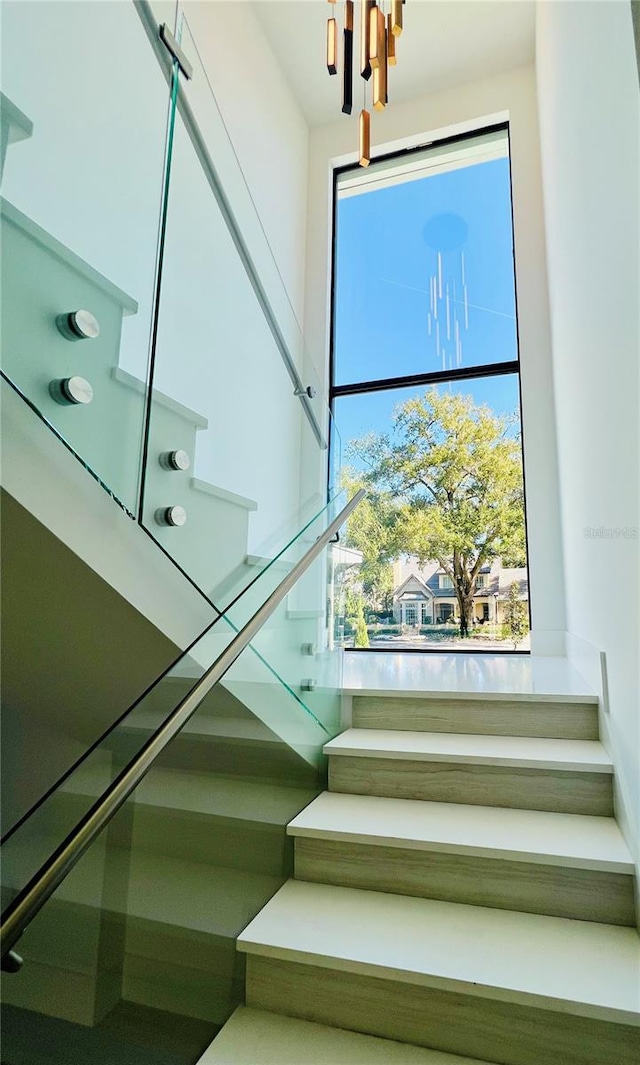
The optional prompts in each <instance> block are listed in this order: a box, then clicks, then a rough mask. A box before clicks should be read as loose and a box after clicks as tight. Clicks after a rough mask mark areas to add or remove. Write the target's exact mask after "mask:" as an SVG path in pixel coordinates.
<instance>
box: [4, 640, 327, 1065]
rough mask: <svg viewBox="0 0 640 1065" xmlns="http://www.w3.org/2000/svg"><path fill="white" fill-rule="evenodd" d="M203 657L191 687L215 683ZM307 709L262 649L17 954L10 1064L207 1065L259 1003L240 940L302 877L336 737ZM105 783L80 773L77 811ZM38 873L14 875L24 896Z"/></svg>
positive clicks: (246, 656)
mask: <svg viewBox="0 0 640 1065" xmlns="http://www.w3.org/2000/svg"><path fill="white" fill-rule="evenodd" d="M212 638H213V633H211V634H209V636H208V637H207V638H206V639H205V642H206V643H207V645H208V648H209V653H210V652H211V650H212ZM202 650H203V648H199V649H198V650H197V651H196V652H195V654H193V655H192V656H191V658H190V660H189V662H186V661H185V662H184V663H183V665H182V670H181V672H182V673H183V674H185V677H184V678H183V679H185V680H187V679H191V678H186V674H187V673H191V675H192V677H193V676H195V675H197V674H198V673H199V672H200V666H199V664H198V662H197V655H198V654H200V652H201V651H202ZM194 651H195V649H194ZM177 678H178V673H177V672H176V675H175V677H174V683H175V681H176V680H177ZM256 693H258V696H259V697H258V698H256ZM249 704H253V705H257V704H259V705H260V706H261V708H262V717H260V716H258V715H257V714H256V713H252V712H251V710H250V709H249ZM300 710H301V707H300V704H299V702H298V701H297V700H296V699H295V698H294V696H293V694H292V693H290V692H288V691H287V690H286V688H284V687H283V686H282V684H281V683H280V682H279V680H278V679H277V678H276V677H275V676H274V674H273V672H272V671H271V670H270V669H269V668H268V667H267V666H266V665H265V664H264V663H263V662H262V661H261V660H260V658H259V657H258V656H257V655H256V654H254V653H253V652H252V650H251V649H250V648H247V649H246V650H245V652H244V653H243V654H242V655H241V657H240V658H239V659H238V660H237V662H236V663H235V664H234V666H233V667H232V668H231V670H230V671H229V673H228V674H227V676H226V677H225V678H224V683H220V684H218V685H216V686H215V687H214V689H212V691H211V692H210V693H209V694H208V695H207V697H206V698H205V699H204V701H203V702H202V704H201V706H200V707H199V709H198V711H197V712H196V714H195V715H194V716H193V717H192V718H191V719H190V721H189V722H188V723H187V724H186V725H185V727H184V729H183V730H182V732H181V733H180V734H179V735H178V736H177V737H176V738H175V739H174V740H173V741H172V743H171V744H170V745H169V746H168V747H167V748H166V750H165V751H164V753H163V754H162V755H161V757H160V758H159V759H158V761H157V762H156V763H155V764H154V766H153V767H152V768H151V769H150V771H149V772H148V773H147V775H146V776H145V778H144V779H143V780H142V781H141V783H140V784H139V785H138V787H137V788H136V790H135V791H134V792H133V794H132V795H131V797H130V799H129V800H128V801H127V803H126V804H125V806H124V807H123V808H122V809H121V810H120V811H119V813H118V814H117V815H116V816H115V817H114V818H113V819H112V821H111V822H110V824H109V826H108V827H107V828H106V829H105V830H104V831H103V832H102V833H101V835H100V836H99V837H98V838H97V839H96V840H95V841H94V843H93V844H92V846H91V848H90V849H89V851H87V853H86V854H85V855H84V857H83V858H82V859H81V860H80V862H79V863H78V865H77V866H76V867H75V869H74V870H73V871H72V873H71V874H70V875H69V876H68V878H67V879H66V880H65V881H64V883H63V884H62V885H61V886H60V888H59V889H58V891H57V892H56V893H55V895H54V896H53V897H52V898H51V899H50V900H49V902H48V903H47V904H46V905H45V907H44V908H43V910H42V911H41V912H40V913H39V914H38V915H37V916H36V917H35V918H34V920H33V921H32V923H31V925H30V926H29V927H28V928H27V930H26V931H25V933H24V935H23V936H22V938H21V940H20V942H19V944H17V946H16V949H18V950H19V952H20V954H21V955H22V956H23V957H24V959H25V960H24V966H23V968H22V970H21V972H20V973H18V974H16V975H14V976H11V977H9V976H7V977H6V978H5V979H4V980H3V995H4V1006H3V1010H4V1018H3V1021H4V1023H3V1045H4V1053H5V1055H6V1058H3V1060H7V1061H11V1062H12V1065H13V1063H14V1062H15V1065H21V1063H22V1062H25V1063H26V1062H29V1065H54V1063H56V1065H57V1063H58V1062H60V1063H62V1062H63V1061H64V1062H66V1063H68V1062H69V1060H74V1061H75V1060H78V1061H80V1060H85V1061H91V1062H92V1065H113V1063H115V1062H118V1063H120V1062H122V1063H123V1065H124V1062H129V1061H133V1060H135V1061H136V1063H139V1062H142V1063H145V1062H147V1061H148V1062H149V1063H151V1062H152V1061H153V1062H154V1065H158V1063H159V1062H160V1063H162V1062H166V1063H167V1065H182V1063H183V1062H184V1065H187V1063H189V1065H190V1063H192V1062H194V1061H196V1060H198V1057H199V1054H201V1053H202V1052H203V1050H204V1048H205V1047H206V1045H207V1044H208V1043H209V1042H210V1041H211V1039H212V1038H213V1036H214V1035H215V1033H216V1031H217V1030H218V1028H219V1026H221V1025H222V1024H223V1023H224V1022H225V1021H226V1020H227V1018H228V1017H229V1015H230V1014H231V1013H232V1011H233V1009H234V1008H235V1007H236V1006H237V1005H238V1004H239V1003H240V1002H241V1001H242V1000H243V995H244V965H243V958H242V956H241V955H237V953H236V950H235V940H236V937H237V935H238V934H239V932H240V931H241V930H242V929H243V928H244V927H245V926H246V924H247V923H248V922H249V921H250V920H251V919H252V917H253V916H254V915H255V914H256V913H257V912H258V911H259V910H260V909H261V908H262V907H263V906H264V905H265V904H266V902H268V900H269V899H270V898H271V897H272V896H273V894H274V893H275V892H276V891H277V890H278V888H279V887H280V886H281V884H282V883H283V882H284V881H285V880H286V879H287V878H288V877H289V876H290V875H291V874H292V847H291V840H290V839H288V838H287V836H286V825H287V824H288V822H289V821H290V820H291V819H292V818H293V817H295V815H296V814H297V813H298V812H299V811H300V810H301V809H303V808H304V807H305V806H306V805H307V804H308V803H309V802H310V801H311V800H312V799H313V798H314V797H315V796H316V795H317V794H318V793H319V791H320V790H321V788H322V773H321V772H320V771H319V768H318V737H319V736H322V735H324V732H323V730H321V729H319V728H318V726H317V725H316V723H315V722H314V721H313V718H312V717H311V716H310V715H309V714H308V713H307V712H305V713H301V712H300ZM150 714H151V716H153V715H154V714H155V715H156V717H157V719H158V720H160V719H161V717H162V711H160V709H159V707H157V706H156V707H155V708H154V709H153V710H151V711H150ZM269 715H270V717H269ZM267 719H268V720H269V721H270V724H268V723H267ZM285 720H286V721H287V722H288V723H289V726H290V727H293V729H294V731H293V733H291V735H290V737H289V739H288V740H286V741H285V740H284V739H283V738H282V736H281V733H282V731H283V729H282V726H283V723H284V722H285ZM150 724H151V718H149V719H148V720H147V722H146V725H147V726H149V725H150ZM137 725H138V726H143V725H144V723H143V722H142V721H141V720H138V722H137ZM94 768H95V769H96V770H97V767H94ZM103 783H104V777H101V776H100V774H99V773H98V772H97V771H96V772H95V773H94V774H91V773H90V772H85V773H84V775H83V776H82V777H80V775H78V779H77V780H76V781H75V785H74V787H75V791H74V796H73V797H74V799H75V800H76V805H78V807H79V806H80V805H82V804H84V805H85V807H87V808H88V807H89V806H90V805H91V803H92V802H93V801H94V799H95V798H96V797H97V795H98V794H99V793H100V791H101V788H102V786H103ZM67 797H69V792H67ZM32 827H33V826H32ZM55 829H56V826H55V825H50V826H49V827H48V828H47V827H46V826H43V825H40V828H39V836H40V839H41V841H42V842H41V850H47V852H50V851H51V849H52V848H53V846H55V845H56V843H57V842H58V839H59V831H58V832H56V830H55ZM28 872H31V869H30V868H26V867H25V866H23V867H22V868H21V869H19V868H17V867H16V866H14V885H13V886H14V887H18V886H20V883H21V882H23V881H24V879H25V876H26V874H27V873H28ZM20 874H21V875H20ZM5 877H6V873H5ZM7 887H8V888H10V887H11V885H7ZM169 1032H170V1034H167V1033H169ZM163 1035H164V1037H165V1042H164V1043H162V1037H163ZM198 1040H201V1042H200V1043H199V1042H198ZM71 1048H74V1050H73V1052H74V1053H77V1057H73V1058H72V1057H71ZM136 1048H137V1053H138V1054H139V1055H140V1056H139V1057H136V1058H133V1057H131V1056H127V1057H120V1056H119V1055H121V1054H122V1055H124V1054H125V1052H126V1053H127V1054H128V1055H131V1054H132V1052H133V1050H134V1049H136ZM81 1051H82V1052H81ZM65 1053H66V1054H67V1057H66V1058H65V1057H64V1054H65ZM154 1053H155V1054H158V1053H160V1056H157V1057H153V1054H154ZM110 1055H111V1056H110Z"/></svg>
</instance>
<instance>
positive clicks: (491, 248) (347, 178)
mask: <svg viewBox="0 0 640 1065" xmlns="http://www.w3.org/2000/svg"><path fill="white" fill-rule="evenodd" d="M510 182H511V177H510V163H509V137H508V128H507V127H506V126H503V127H499V128H492V129H490V130H486V131H484V132H482V133H479V134H476V135H473V136H468V137H464V138H457V139H453V140H449V141H446V142H439V143H435V144H433V145H430V146H429V147H427V148H421V149H416V150H411V151H406V152H402V153H400V154H396V155H391V156H388V157H383V158H381V159H379V160H377V161H375V162H373V163H372V164H371V166H370V167H369V168H368V169H366V170H363V169H361V168H359V167H350V168H345V169H342V170H340V171H337V173H336V177H335V201H334V258H333V306H332V316H333V322H332V357H331V367H332V369H331V374H332V407H333V412H334V416H335V420H336V423H337V426H338V429H339V431H340V435H341V437H342V441H343V454H342V463H343V469H342V479H343V482H344V483H345V484H346V485H347V486H352V485H355V484H361V483H364V484H365V485H366V486H367V487H368V488H369V496H368V499H367V501H366V504H363V505H362V507H364V508H365V510H364V511H363V509H362V507H361V508H360V511H359V512H358V515H356V517H354V519H353V520H352V522H351V524H350V526H349V529H348V534H347V535H348V538H349V543H350V544H351V546H353V547H354V548H356V549H357V550H359V551H361V552H362V555H363V562H362V565H361V566H360V568H359V570H358V571H355V570H354V571H353V575H352V577H351V580H352V584H353V592H354V595H353V596H352V599H353V601H354V602H355V601H356V600H357V599H358V597H359V598H360V600H361V605H362V609H363V611H364V614H365V617H366V618H367V622H368V631H369V643H370V646H371V647H375V648H386V647H395V648H397V647H400V646H402V647H405V646H407V647H408V646H411V648H412V649H416V650H418V649H420V650H429V649H433V648H434V647H437V648H439V649H442V648H447V649H448V648H452V649H454V648H455V649H457V650H483V649H501V650H502V649H507V648H510V649H513V648H514V647H515V648H517V649H518V650H525V649H527V647H528V642H527V641H528V636H527V633H528V617H529V613H528V582H527V569H526V536H525V521H524V490H523V473H522V446H521V420H520V385H519V360H518V341H517V319H516V294H515V278H514V252H513V227H512V215H511V189H510ZM409 578H413V579H415V580H417V581H418V582H419V585H421V586H424V597H425V598H426V597H427V596H429V597H433V602H434V606H433V613H432V614H431V613H430V615H429V618H430V623H427V622H426V621H425V615H424V614H422V616H421V617H420V622H422V624H421V625H418V624H417V623H418V616H417V613H416V617H415V620H414V619H413V618H414V615H413V612H412V611H410V612H409V613H410V614H411V621H409V619H408V616H407V615H408V611H407V609H406V607H405V608H404V609H403V608H402V602H401V595H402V589H403V587H404V586H405V585H406V582H407V580H408V579H409ZM421 613H422V612H421ZM407 626H410V627H411V629H412V631H411V633H407V632H406V631H405V629H406V627H407ZM348 629H349V626H347V632H348ZM359 642H360V643H361V642H362V640H360V641H359Z"/></svg>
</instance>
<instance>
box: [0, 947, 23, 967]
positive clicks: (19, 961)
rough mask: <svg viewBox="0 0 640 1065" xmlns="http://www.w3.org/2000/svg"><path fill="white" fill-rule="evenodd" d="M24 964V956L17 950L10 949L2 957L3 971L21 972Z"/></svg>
mask: <svg viewBox="0 0 640 1065" xmlns="http://www.w3.org/2000/svg"><path fill="white" fill-rule="evenodd" d="M23 965H24V958H23V957H21V955H20V954H18V952H17V951H15V950H9V951H7V953H6V954H5V956H4V958H3V959H2V971H3V973H19V972H20V970H21V968H22V966H23Z"/></svg>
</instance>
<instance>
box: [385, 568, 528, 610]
mask: <svg viewBox="0 0 640 1065" xmlns="http://www.w3.org/2000/svg"><path fill="white" fill-rule="evenodd" d="M393 569H394V584H395V590H394V593H393V616H394V618H395V620H396V622H397V623H398V624H400V625H410V626H418V625H442V624H444V623H445V622H447V621H450V620H453V621H457V620H458V619H459V616H460V612H459V609H458V600H457V599H456V594H455V591H454V587H453V582H452V580H451V577H450V576H449V575H448V574H447V573H445V571H444V570H443V569H442V566H441V565H440V563H439V562H427V563H426V565H424V566H420V565H419V563H418V561H417V559H415V558H404V559H400V560H398V561H397V562H395V563H394V567H393ZM514 581H515V582H516V583H517V584H518V596H519V598H520V599H523V600H525V601H526V602H528V600H529V584H528V580H527V571H526V569H525V568H524V567H523V568H518V569H514V568H510V567H506V566H504V567H503V566H502V564H501V562H500V560H499V559H497V560H496V561H494V562H493V564H492V565H490V566H489V565H487V566H483V567H482V569H481V570H480V573H479V574H478V578H477V581H476V591H475V594H474V597H473V604H474V605H473V621H474V622H475V623H476V624H478V625H482V624H484V622H492V623H493V622H495V621H497V622H498V623H502V622H503V621H504V619H505V612H506V608H507V599H508V597H509V589H510V588H511V585H512V584H513V582H514Z"/></svg>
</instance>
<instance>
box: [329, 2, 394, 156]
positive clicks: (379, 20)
mask: <svg viewBox="0 0 640 1065" xmlns="http://www.w3.org/2000/svg"><path fill="white" fill-rule="evenodd" d="M404 2H405V0H387V2H386V3H385V0H378V3H376V2H375V0H360V4H359V6H360V77H361V78H363V80H364V82H365V84H364V106H363V108H362V111H361V112H360V153H359V154H360V159H359V162H360V166H369V163H370V162H371V114H370V112H369V111H368V110H367V106H366V103H367V97H366V90H367V82H369V81H371V102H372V105H373V109H374V110H375V111H382V110H384V108H385V107H386V106H387V104H388V102H389V92H388V84H389V67H390V66H392V67H393V66H395V65H396V37H399V36H400V34H401V33H402V6H403V4H404ZM329 3H330V4H334V5H335V3H336V0H329ZM385 7H388V8H389V10H388V11H387V12H386V14H385ZM353 9H354V0H344V30H343V34H342V40H343V49H342V51H343V68H342V110H343V112H344V114H346V115H350V114H351V112H352V110H353V14H354V11H353ZM327 70H328V71H329V73H330V74H337V73H338V21H337V19H336V18H335V17H333V16H332V17H330V18H329V19H328V21H327Z"/></svg>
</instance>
